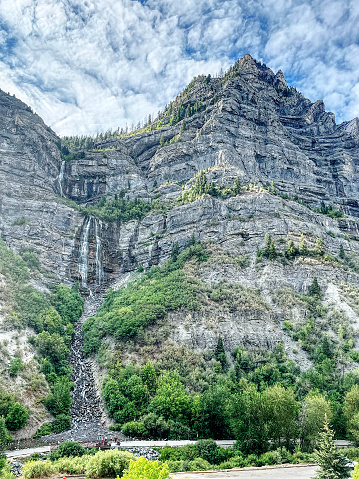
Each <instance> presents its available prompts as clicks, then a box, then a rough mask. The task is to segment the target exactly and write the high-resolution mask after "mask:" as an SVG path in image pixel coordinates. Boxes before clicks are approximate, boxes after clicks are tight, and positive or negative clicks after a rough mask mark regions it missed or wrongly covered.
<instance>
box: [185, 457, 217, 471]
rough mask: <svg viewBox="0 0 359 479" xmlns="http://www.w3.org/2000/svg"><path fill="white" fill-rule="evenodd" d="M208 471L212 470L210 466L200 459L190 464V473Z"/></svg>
mask: <svg viewBox="0 0 359 479" xmlns="http://www.w3.org/2000/svg"><path fill="white" fill-rule="evenodd" d="M209 469H212V467H211V464H210V463H209V462H208V461H206V460H204V459H202V458H201V457H197V458H196V459H194V460H193V461H191V462H190V471H208V470H209Z"/></svg>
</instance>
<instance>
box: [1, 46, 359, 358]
mask: <svg viewBox="0 0 359 479" xmlns="http://www.w3.org/2000/svg"><path fill="white" fill-rule="evenodd" d="M179 111H182V112H183V115H182V116H183V118H182V119H181V118H180V117H179V116H178V115H179V113H178V112H179ZM176 115H177V120H176V121H173V120H171V118H172V117H175V116H176ZM178 120H179V121H178ZM160 121H161V125H153V128H152V129H148V131H143V132H141V133H138V134H133V135H129V136H127V137H121V138H116V139H112V140H109V141H105V142H102V143H99V144H97V145H96V149H95V150H94V151H88V152H85V157H84V158H81V159H76V160H72V161H63V160H62V159H61V156H60V151H59V147H58V145H59V138H58V137H57V136H56V135H55V133H54V132H52V131H51V129H49V128H47V127H46V125H45V124H44V123H43V122H42V120H41V119H40V118H39V117H38V116H37V115H35V114H33V113H32V112H31V111H30V109H29V108H28V107H26V105H24V104H23V103H22V102H20V101H19V100H17V99H15V98H13V97H10V96H9V95H6V94H5V93H3V92H0V221H1V222H0V234H1V237H2V238H3V239H4V240H5V241H6V243H7V244H8V246H10V247H11V248H12V249H14V250H15V251H17V252H19V253H23V252H24V251H33V252H34V253H36V255H38V257H39V260H40V263H41V265H42V267H43V270H41V274H40V276H39V277H38V279H37V282H36V285H37V287H39V288H41V287H43V286H44V285H48V284H49V283H51V282H58V281H63V282H68V283H71V282H73V281H75V280H80V281H81V283H82V286H83V288H84V289H86V287H96V286H101V287H102V288H103V287H107V285H109V283H110V280H113V279H115V278H118V277H119V276H120V277H121V276H122V274H123V273H127V272H131V271H135V270H137V269H138V268H139V267H144V268H147V267H149V266H152V265H156V264H159V263H161V262H163V261H164V260H166V259H168V257H169V256H170V253H171V249H172V246H173V244H174V243H176V242H177V243H178V244H179V247H180V248H182V247H183V246H184V245H185V244H186V242H188V240H189V239H190V238H191V236H192V235H195V238H196V240H201V241H203V242H207V243H208V242H209V243H210V242H212V243H215V244H216V245H219V246H220V248H221V249H222V250H223V251H226V252H228V255H229V257H238V256H239V255H240V256H241V257H245V258H246V263H245V265H244V266H243V267H242V268H240V269H238V268H234V266H233V264H232V263H231V262H229V263H228V264H227V263H226V262H224V263H223V262H222V263H221V262H220V263H219V264H217V263H212V264H211V266H210V267H209V266H207V267H206V268H207V269H206V268H203V269H202V270H201V271H200V273H199V274H200V275H201V277H202V279H203V280H204V281H205V282H208V284H210V283H213V282H219V281H223V280H224V279H225V280H226V281H228V282H232V283H235V284H240V285H242V286H243V287H244V288H257V289H258V290H259V292H260V295H261V297H262V298H263V299H264V300H266V301H267V302H268V308H269V309H268V311H269V310H270V314H268V311H264V310H262V311H259V312H258V311H257V312H256V311H254V312H253V311H252V313H251V311H246V312H241V311H237V312H236V313H231V314H230V313H227V312H222V313H223V314H222V313H219V311H217V310H216V311H207V312H201V313H200V314H199V313H193V314H192V313H191V312H189V313H188V314H187V315H186V314H185V313H183V314H182V313H181V314H179V313H171V314H170V316H169V323H170V325H171V330H172V332H171V338H172V340H174V341H175V342H176V343H184V344H186V345H187V346H188V347H190V348H195V349H199V350H202V349H208V348H209V349H211V348H212V349H213V348H214V345H215V342H216V339H217V337H218V333H219V332H221V331H222V332H223V333H225V334H223V335H224V336H225V338H224V343H225V347H226V349H227V350H231V349H233V348H234V347H235V346H236V345H238V344H244V345H245V346H247V347H251V345H252V346H253V345H256V346H263V347H272V346H273V345H275V344H276V343H278V341H279V340H280V341H283V342H284V343H286V344H287V347H288V350H289V349H290V350H291V349H292V346H293V345H292V343H291V339H290V337H289V335H288V334H286V332H285V331H284V330H283V328H282V324H283V321H285V320H288V318H289V316H290V315H291V314H294V313H290V312H289V309H290V308H289V307H285V308H284V307H283V305H282V306H278V304H276V303H275V297H276V295H277V293H276V292H277V291H286V289H288V288H289V290H290V291H292V292H294V293H307V292H308V288H309V285H310V284H311V282H312V280H313V278H314V277H318V278H320V281H321V287H322V290H323V292H324V295H325V301H327V303H328V304H330V303H331V302H333V301H334V302H336V303H337V304H340V308H341V309H342V310H343V311H344V312H345V314H346V316H347V318H349V319H348V321H351V322H353V321H354V322H358V321H359V317H358V316H357V313H356V312H355V310H354V309H353V308H352V306H351V303H350V301H349V300H348V299H346V296H345V294H344V293H343V291H344V290H340V285H341V284H349V283H350V284H351V285H354V286H355V287H359V276H358V274H357V273H356V269H355V267H347V266H345V265H343V264H339V263H338V264H337V263H335V262H333V261H329V260H326V259H324V258H321V259H318V260H309V259H306V260H304V259H303V258H302V259H300V258H299V259H297V260H295V261H294V262H292V263H290V264H281V263H280V262H276V261H267V260H265V261H264V262H262V263H260V264H258V262H256V256H257V250H258V249H259V248H262V247H263V242H264V236H265V234H266V233H270V235H271V237H272V239H273V240H274V243H275V245H276V248H277V250H278V251H284V249H285V248H286V243H287V241H288V240H292V241H294V243H295V244H296V245H298V243H299V241H300V237H301V235H302V234H303V235H304V237H305V239H306V241H307V244H308V247H311V248H314V245H315V242H316V240H317V238H320V239H321V240H322V242H323V245H324V246H323V247H324V250H325V252H326V253H327V254H329V255H331V256H332V257H335V258H337V257H338V252H339V249H340V247H341V246H342V247H343V250H344V253H345V255H346V257H348V258H351V261H352V262H351V264H352V265H353V264H356V261H357V255H358V254H359V242H358V240H359V230H358V221H359V220H358V216H359V189H358V188H359V186H358V185H359V182H358V177H359V162H358V158H359V120H358V119H357V118H356V119H354V120H352V121H350V122H345V123H343V124H341V125H336V123H335V118H334V115H333V114H332V113H328V112H326V111H325V107H324V104H323V102H322V101H321V100H319V101H317V102H315V103H311V102H310V101H309V100H308V99H306V98H304V97H303V96H302V95H301V94H300V93H299V92H298V91H297V90H295V89H294V88H288V86H287V84H286V81H285V78H284V76H283V73H282V72H278V73H277V74H274V73H273V72H272V71H271V70H270V69H269V68H267V67H266V66H265V65H262V64H259V63H258V62H256V61H255V60H254V59H253V58H251V57H250V56H249V55H245V56H244V57H243V58H242V59H241V60H239V61H238V62H237V63H236V64H235V65H234V67H233V68H232V70H231V71H230V72H229V73H228V74H227V75H226V76H225V77H224V78H209V77H198V78H197V79H195V80H194V81H193V82H192V83H191V84H190V85H189V86H188V88H187V89H186V90H185V92H184V93H183V94H181V95H179V97H177V98H176V100H174V102H172V104H171V105H169V106H168V107H167V109H166V110H165V112H164V113H163V115H162V116H161V119H160ZM205 169H208V170H207V173H206V176H207V181H208V182H210V181H212V182H213V184H214V185H217V186H221V185H222V186H223V185H226V184H227V183H228V184H229V185H232V184H233V182H234V180H235V179H236V178H239V179H240V181H241V184H242V185H248V187H247V189H246V190H245V191H244V192H243V193H242V194H241V195H239V196H233V197H229V198H226V199H223V198H219V197H214V196H210V195H207V196H204V197H201V198H199V199H197V200H196V201H192V202H188V203H185V204H179V203H178V202H177V203H176V201H175V200H176V198H177V197H178V196H179V195H180V194H181V192H182V191H183V188H185V189H188V188H190V187H191V186H192V185H193V184H194V181H195V180H194V179H193V177H194V176H195V175H196V174H197V173H198V172H199V171H201V170H205ZM253 183H255V184H256V185H257V186H253V185H252V186H249V184H253ZM272 184H273V186H271V185H272ZM268 185H270V186H269V187H267V186H268ZM266 188H267V189H266ZM121 190H125V191H126V197H128V198H129V199H134V198H141V199H142V200H143V201H151V200H152V199H154V198H155V199H156V200H158V201H159V203H160V206H159V207H157V208H153V209H152V210H151V211H150V213H148V214H147V215H146V216H145V217H144V218H143V219H142V220H132V221H129V222H107V221H105V220H104V219H98V218H96V217H86V215H84V214H83V213H80V212H79V211H78V208H77V207H74V204H73V203H71V201H69V200H72V201H75V202H77V203H78V204H82V205H85V204H91V205H94V204H96V202H97V201H98V200H99V199H100V197H101V196H103V195H108V196H109V197H113V196H114V195H115V194H118V193H119V192H120V191H121ZM273 193H275V194H273ZM278 194H279V195H278ZM280 195H282V196H280ZM321 201H324V202H325V203H326V204H327V205H331V206H332V207H333V208H334V209H340V210H341V211H342V212H343V213H345V215H346V216H344V217H342V218H331V217H329V216H327V215H323V214H320V213H318V212H315V211H314V210H313V208H312V209H310V208H308V206H311V207H318V206H319V204H320V202H321ZM1 300H2V302H3V303H5V302H6V298H2V299H1ZM298 308H299V309H298V311H299V312H298V314H297V316H296V318H294V321H295V320H298V321H300V320H302V319H303V318H304V316H305V315H304V316H303V314H304V313H303V314H301V313H300V307H299V306H298ZM219 314H220V315H221V314H222V316H221V321H216V319H215V318H218V315H219ZM289 319H291V320H293V318H289ZM208 321H209V322H212V326H213V325H214V326H213V327H212V326H211V327H209V326H208ZM185 324H187V326H186V327H185ZM226 338H227V339H226ZM300 355H301V356H300V357H301V360H300V361H301V364H302V366H303V367H308V360H307V359H306V355H305V353H304V352H300Z"/></svg>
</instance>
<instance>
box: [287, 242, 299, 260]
mask: <svg viewBox="0 0 359 479" xmlns="http://www.w3.org/2000/svg"><path fill="white" fill-rule="evenodd" d="M284 254H285V255H286V257H287V258H289V259H293V258H294V257H295V256H296V255H297V254H298V250H297V248H296V247H295V246H294V243H293V241H292V240H290V241H288V248H287V249H286V250H285V253H284Z"/></svg>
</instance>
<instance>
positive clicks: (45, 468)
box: [22, 460, 56, 479]
mask: <svg viewBox="0 0 359 479" xmlns="http://www.w3.org/2000/svg"><path fill="white" fill-rule="evenodd" d="M54 474H56V468H55V466H54V465H53V464H52V462H51V461H49V460H48V461H28V462H26V463H25V464H24V467H23V469H22V475H23V477H24V479H41V478H43V477H50V476H53V475H54Z"/></svg>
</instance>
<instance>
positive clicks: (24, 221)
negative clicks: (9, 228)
mask: <svg viewBox="0 0 359 479" xmlns="http://www.w3.org/2000/svg"><path fill="white" fill-rule="evenodd" d="M29 223H30V221H29V220H28V219H27V218H25V216H19V217H18V218H15V219H14V221H13V222H12V225H13V226H23V225H28V224H29Z"/></svg>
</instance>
